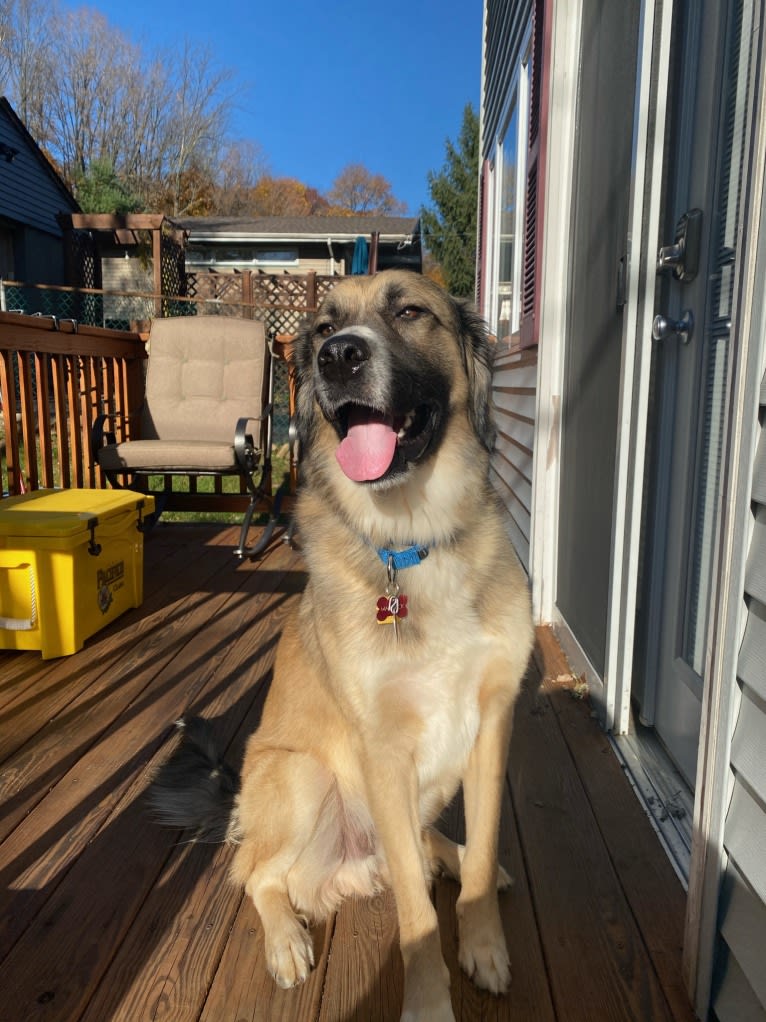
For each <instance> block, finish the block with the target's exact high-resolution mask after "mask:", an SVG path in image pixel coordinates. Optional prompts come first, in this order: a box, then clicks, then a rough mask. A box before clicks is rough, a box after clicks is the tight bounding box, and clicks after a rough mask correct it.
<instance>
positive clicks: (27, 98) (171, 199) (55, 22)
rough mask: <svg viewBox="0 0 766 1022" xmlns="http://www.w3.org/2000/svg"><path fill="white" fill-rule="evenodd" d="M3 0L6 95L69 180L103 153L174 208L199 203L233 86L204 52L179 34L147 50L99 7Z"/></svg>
mask: <svg viewBox="0 0 766 1022" xmlns="http://www.w3.org/2000/svg"><path fill="white" fill-rule="evenodd" d="M0 4H2V5H3V6H0V33H2V36H3V43H4V45H3V51H4V54H5V55H6V66H5V76H6V81H7V82H8V85H9V87H8V90H7V91H8V93H9V98H10V99H11V102H13V103H14V106H15V107H16V110H17V112H18V113H19V116H20V117H21V118H22V120H24V122H25V123H26V125H27V127H28V129H29V130H30V132H31V134H32V135H33V137H34V138H35V139H36V141H37V142H38V143H39V144H41V145H42V146H43V147H44V148H46V149H47V151H48V152H49V154H50V155H51V156H52V157H53V158H54V159H55V160H56V161H57V163H58V164H59V166H60V168H61V170H62V172H63V173H64V175H65V176H66V177H67V178H68V179H69V181H70V182H74V181H76V180H81V179H82V178H83V175H85V174H87V171H88V168H89V167H90V166H91V165H92V164H93V163H94V162H97V161H106V163H107V164H108V165H110V166H111V167H113V168H114V171H115V172H116V173H117V174H118V175H119V176H120V177H121V178H123V179H124V180H125V182H126V184H127V186H128V187H129V188H130V189H131V191H133V192H135V193H137V194H139V195H141V196H143V198H144V202H145V204H147V203H150V202H151V200H152V197H153V196H159V195H162V197H163V202H164V204H166V205H169V207H170V208H169V209H168V212H171V213H182V212H185V210H186V209H188V208H191V207H193V206H194V205H195V203H196V202H197V196H196V194H195V189H196V182H198V181H199V182H201V183H202V185H203V186H204V188H206V189H207V190H208V191H209V188H210V181H211V180H212V177H213V171H214V169H215V168H217V166H218V164H219V154H220V152H221V148H222V145H223V141H224V139H225V138H226V136H227V133H228V127H229V119H230V111H231V103H232V99H233V92H232V89H231V87H230V82H231V79H232V75H231V72H230V71H227V70H225V69H219V68H217V67H216V65H215V63H214V61H213V58H212V56H211V54H210V52H209V51H208V50H206V49H204V48H202V47H197V46H193V45H192V44H190V43H188V42H187V43H183V42H182V43H181V44H180V46H179V47H178V48H169V49H168V48H166V49H165V50H163V51H162V52H161V53H158V54H157V55H155V56H152V55H151V54H147V53H146V52H145V51H144V50H142V48H141V47H140V46H138V45H137V44H136V43H133V42H131V40H130V39H129V38H128V37H127V36H126V35H125V34H124V33H123V32H121V31H120V30H119V29H118V28H116V27H115V26H114V25H111V24H110V23H109V22H108V21H107V19H106V18H105V17H104V16H103V15H101V14H99V13H98V12H96V11H93V10H89V9H86V8H80V9H77V10H62V9H61V8H60V7H58V6H56V3H55V0H54V3H53V5H51V4H50V3H48V4H44V3H43V0H0ZM6 42H7V46H6V45H5V43H6ZM5 51H7V54H6V53H5ZM3 70H4V68H3V64H2V56H0V73H2V72H3ZM208 201H209V198H208Z"/></svg>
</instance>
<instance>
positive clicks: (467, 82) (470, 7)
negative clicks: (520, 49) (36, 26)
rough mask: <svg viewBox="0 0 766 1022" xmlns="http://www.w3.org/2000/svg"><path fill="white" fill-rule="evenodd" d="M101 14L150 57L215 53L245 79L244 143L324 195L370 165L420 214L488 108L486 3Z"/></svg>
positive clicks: (171, 6)
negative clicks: (484, 104)
mask: <svg viewBox="0 0 766 1022" xmlns="http://www.w3.org/2000/svg"><path fill="white" fill-rule="evenodd" d="M71 6H73V7H77V6H79V4H78V3H76V2H75V3H72V4H71ZM89 6H90V7H92V8H95V9H96V10H98V11H100V12H101V13H102V14H104V15H105V16H106V17H107V18H108V20H109V21H110V22H112V23H113V24H115V25H117V26H118V27H119V28H121V29H122V30H123V31H125V32H126V33H127V35H128V36H129V37H130V38H131V39H133V40H134V41H136V42H145V43H147V45H148V47H149V48H153V47H155V46H162V47H172V46H173V42H174V40H176V39H179V40H180V39H181V38H183V37H188V38H189V39H191V40H192V41H193V42H195V43H203V44H206V45H207V46H209V48H210V49H211V51H212V53H213V54H214V56H215V59H216V60H217V61H218V62H219V63H220V64H221V65H223V66H226V67H228V68H231V69H232V70H233V71H234V73H235V75H236V81H237V83H238V86H239V89H238V94H237V98H236V111H235V115H234V123H233V133H234V135H235V136H237V137H241V138H248V139H251V140H253V141H254V142H257V143H258V144H259V145H260V146H261V148H262V150H263V152H264V154H265V155H266V157H267V158H268V161H269V164H270V168H271V170H272V172H273V173H274V174H276V175H279V176H283V175H284V176H289V177H296V178H299V179H300V180H302V181H304V182H305V183H306V184H308V185H312V186H313V187H315V188H318V189H319V190H320V191H326V190H327V189H328V188H329V187H330V185H331V184H332V181H333V179H334V178H335V176H336V175H337V174H338V172H339V171H340V170H341V169H342V168H343V167H344V166H345V165H346V164H348V163H363V164H364V165H365V166H366V167H367V168H368V169H369V170H370V171H372V172H374V173H379V174H383V175H384V176H385V177H386V178H388V180H389V181H390V182H391V186H392V190H393V192H394V195H395V196H396V197H397V198H398V199H400V200H401V201H403V202H406V203H407V205H408V206H409V209H410V212H412V213H416V212H417V211H418V209H419V207H420V205H421V204H422V203H425V204H428V203H429V199H430V197H429V194H428V182H427V174H428V171H429V170H437V171H438V170H440V169H441V167H442V165H443V163H444V157H445V148H444V146H445V140H446V139H447V138H451V139H453V140H457V136H458V133H459V131H460V124H461V120H462V113H463V108H464V106H465V104H466V103H467V102H471V103H473V105H474V107H475V108H476V109H477V110H478V104H479V87H480V73H481V20H482V3H481V0H409V2H407V0H384V2H383V3H376V4H373V3H367V2H365V0H357V2H355V3H350V2H348V0H329V2H325V3H317V2H314V3H307V2H306V0H250V2H249V3H248V2H247V0H244V2H242V0H240V2H238V3H233V4H228V3H227V4H214V3H210V0H205V2H202V0H91V2H90V3H89Z"/></svg>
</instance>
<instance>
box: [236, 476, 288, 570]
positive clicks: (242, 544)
mask: <svg viewBox="0 0 766 1022" xmlns="http://www.w3.org/2000/svg"><path fill="white" fill-rule="evenodd" d="M260 496H261V494H260V493H258V494H254V495H253V497H252V499H251V501H250V506H249V507H248V509H247V511H246V512H245V517H244V520H243V522H242V528H241V529H240V531H239V544H238V546H237V548H236V550H235V551H234V553H235V554H236V555H237V557H238V558H239V559H240V560H241V561H243V560H244V559H245V558H253V557H258V556H259V555H260V554H262V553H263V551H264V550H265V549H266V547H267V546H268V545H269V543H270V542H271V537H272V536H273V535H274V529H275V528H276V527H277V524H278V522H279V509H280V507H281V505H282V493H281V491H278V492H277V494H276V495H275V497H274V506H273V507H272V509H271V515H270V516H269V520H268V522H266V526H265V528H264V530H263V534H262V535H261V536H260V538H259V539H258V542H257V543H254V544H253V545H252V546H247V545H246V544H247V534H248V532H249V531H250V522H251V521H252V518H253V513H254V512H255V508H256V505H257V503H258V500H259V498H260Z"/></svg>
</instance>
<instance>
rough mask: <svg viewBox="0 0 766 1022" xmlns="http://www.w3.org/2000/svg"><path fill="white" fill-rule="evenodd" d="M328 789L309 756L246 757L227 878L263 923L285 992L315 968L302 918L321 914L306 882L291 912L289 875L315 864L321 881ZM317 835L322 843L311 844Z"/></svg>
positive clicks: (327, 857)
mask: <svg viewBox="0 0 766 1022" xmlns="http://www.w3.org/2000/svg"><path fill="white" fill-rule="evenodd" d="M333 786H334V779H333V777H332V775H331V774H330V773H329V771H327V770H326V769H325V768H324V767H323V766H322V765H321V763H319V761H318V760H316V759H315V758H314V757H312V756H309V755H305V754H302V753H296V752H290V751H287V750H283V749H270V748H259V747H257V746H256V747H253V748H251V749H250V750H249V751H248V755H247V759H246V761H245V769H244V771H243V785H242V790H241V792H240V795H239V799H238V805H237V821H236V828H235V830H236V834H237V837H238V839H239V846H238V848H237V851H236V853H235V856H234V861H233V864H232V870H231V875H232V879H233V880H234V881H235V882H237V883H240V884H242V885H243V886H244V887H245V890H246V892H247V894H248V895H249V896H250V897H251V898H252V901H253V904H254V905H255V908H256V909H257V911H258V915H259V916H260V918H261V923H262V925H263V932H264V941H265V945H266V961H267V965H268V969H269V972H270V973H271V974H272V976H273V977H274V979H275V981H276V983H277V984H278V985H279V986H280V987H283V988H285V989H286V988H289V987H292V986H295V985H296V984H297V983H300V982H302V981H303V980H305V979H306V977H307V976H308V974H309V972H310V971H311V967H312V966H313V964H314V948H313V942H312V939H311V934H310V932H309V930H308V924H307V919H306V916H310V917H311V918H312V919H319V918H322V917H323V916H324V915H325V914H326V912H324V911H322V905H321V903H320V902H319V900H318V899H317V901H316V903H312V902H311V898H310V889H309V886H308V885H307V884H306V883H305V882H304V883H302V884H300V886H301V887H302V890H303V892H304V897H303V901H304V904H299V905H297V906H296V904H295V903H294V899H293V898H291V887H292V886H293V883H294V880H293V874H294V873H295V872H296V871H299V872H300V871H305V867H301V866H300V865H297V864H299V863H305V862H306V861H307V860H308V861H311V860H315V861H314V873H315V874H316V879H317V884H319V883H321V881H322V880H324V879H326V875H325V871H323V869H322V867H323V866H326V867H327V868H328V869H329V868H331V851H332V849H331V847H330V846H331V844H332V834H330V833H328V823H327V821H326V820H324V821H323V820H322V810H323V807H325V806H326V803H327V798H328V794H329V793H330V792H332V790H333ZM320 821H321V826H320ZM318 830H320V831H321V833H322V836H323V839H324V844H323V843H322V841H319V842H317V840H316V834H317V831H318ZM323 860H324V861H323ZM297 880H298V881H299V882H300V881H301V880H302V877H300V876H299V877H298V878H297ZM304 912H305V915H303V914H302V913H304Z"/></svg>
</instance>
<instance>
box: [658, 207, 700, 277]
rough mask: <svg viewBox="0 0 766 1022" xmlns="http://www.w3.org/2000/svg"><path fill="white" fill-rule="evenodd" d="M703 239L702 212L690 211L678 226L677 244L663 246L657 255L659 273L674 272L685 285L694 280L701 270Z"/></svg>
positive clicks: (698, 210) (697, 210)
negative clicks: (701, 245) (701, 242)
mask: <svg viewBox="0 0 766 1022" xmlns="http://www.w3.org/2000/svg"><path fill="white" fill-rule="evenodd" d="M701 238H702V210H701V209H690V210H689V211H688V212H686V213H684V215H683V216H682V217H681V219H680V220H679V221H678V224H677V225H676V236H675V242H674V243H673V244H672V245H663V246H662V248H661V249H660V250H659V252H658V253H657V272H658V273H659V272H661V271H662V270H672V271H673V276H674V277H675V278H676V280H681V281H683V282H684V283H685V284H688V283H689V282H690V281H692V280H694V278H695V277H696V276H697V271H698V270H699V261H700V241H701Z"/></svg>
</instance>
